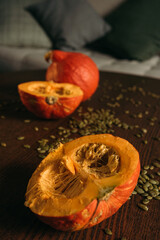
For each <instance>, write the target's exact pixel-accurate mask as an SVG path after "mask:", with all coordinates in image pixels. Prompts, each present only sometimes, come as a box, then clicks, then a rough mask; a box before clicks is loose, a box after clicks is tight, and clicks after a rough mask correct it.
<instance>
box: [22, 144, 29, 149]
mask: <svg viewBox="0 0 160 240" xmlns="http://www.w3.org/2000/svg"><path fill="white" fill-rule="evenodd" d="M23 147H24V148H30V147H31V146H30V145H29V144H25V145H23Z"/></svg>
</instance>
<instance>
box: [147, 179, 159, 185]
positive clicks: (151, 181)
mask: <svg viewBox="0 0 160 240" xmlns="http://www.w3.org/2000/svg"><path fill="white" fill-rule="evenodd" d="M149 182H150V183H152V184H158V182H157V181H156V180H154V179H150V180H149Z"/></svg>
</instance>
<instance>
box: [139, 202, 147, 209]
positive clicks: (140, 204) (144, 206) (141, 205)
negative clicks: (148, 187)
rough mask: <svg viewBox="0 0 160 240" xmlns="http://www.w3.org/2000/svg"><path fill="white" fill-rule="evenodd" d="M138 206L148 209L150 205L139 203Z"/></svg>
mask: <svg viewBox="0 0 160 240" xmlns="http://www.w3.org/2000/svg"><path fill="white" fill-rule="evenodd" d="M138 207H140V208H141V209H143V210H144V211H148V207H147V206H146V205H144V204H143V203H138Z"/></svg>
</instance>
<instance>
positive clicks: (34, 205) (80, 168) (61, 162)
mask: <svg viewBox="0 0 160 240" xmlns="http://www.w3.org/2000/svg"><path fill="white" fill-rule="evenodd" d="M139 172H140V160H139V154H138V152H137V150H136V149H135V148H134V147H133V146H132V145H131V144H130V143H129V142H128V141H127V140H125V139H122V138H119V137H115V136H113V135H110V134H100V135H89V136H84V137H81V138H78V139H76V140H73V141H71V142H68V143H65V144H61V145H60V146H59V147H58V148H57V149H56V150H55V151H54V152H51V153H49V155H48V156H47V157H46V158H45V159H43V160H42V162H41V163H40V165H39V166H38V168H37V169H36V170H35V172H34V173H33V175H32V177H31V178H30V180H29V183H28V187H27V191H26V201H25V206H27V207H29V208H30V209H31V211H32V212H33V213H35V214H36V215H37V216H38V217H39V218H40V220H41V221H43V222H45V223H46V224H49V225H50V226H52V227H53V228H55V229H59V230H63V231H67V230H70V231H76V230H80V229H84V228H89V227H92V226H94V225H96V224H98V223H100V222H101V221H103V220H104V219H106V218H108V217H110V216H112V215H113V214H114V213H115V212H116V211H117V210H118V209H119V208H120V207H121V206H122V204H124V203H125V202H126V201H127V199H128V198H129V196H130V195H131V193H132V191H133V190H134V188H135V186H136V184H137V180H138V176H139Z"/></svg>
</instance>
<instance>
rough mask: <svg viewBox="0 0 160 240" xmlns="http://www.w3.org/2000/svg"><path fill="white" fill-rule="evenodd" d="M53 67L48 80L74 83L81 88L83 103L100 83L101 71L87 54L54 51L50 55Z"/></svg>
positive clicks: (48, 73) (49, 68)
mask: <svg viewBox="0 0 160 240" xmlns="http://www.w3.org/2000/svg"><path fill="white" fill-rule="evenodd" d="M50 59H51V60H52V63H51V65H50V66H49V67H48V69H47V72H46V80H47V81H54V82H60V83H72V84H75V85H77V86H79V87H80V88H81V89H82V91H83V93H84V96H83V101H85V100H87V99H88V98H90V97H91V96H92V95H93V94H94V92H95V91H96V89H97V87H98V83H99V70H98V68H97V66H96V64H95V63H94V62H93V60H92V59H91V58H90V57H88V56H87V55H85V54H82V53H75V52H63V51H60V50H54V51H52V52H51V53H50Z"/></svg>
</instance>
